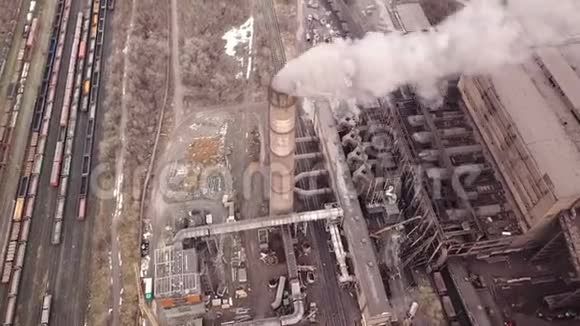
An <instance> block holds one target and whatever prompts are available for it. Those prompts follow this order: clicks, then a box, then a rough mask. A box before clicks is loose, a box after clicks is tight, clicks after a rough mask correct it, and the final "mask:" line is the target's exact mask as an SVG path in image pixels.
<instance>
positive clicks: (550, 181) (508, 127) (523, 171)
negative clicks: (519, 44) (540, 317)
mask: <svg viewBox="0 0 580 326" xmlns="http://www.w3.org/2000/svg"><path fill="white" fill-rule="evenodd" d="M459 88H460V90H461V93H462V95H463V98H464V101H465V105H466V107H467V109H468V111H469V112H470V114H471V116H472V118H473V121H474V122H475V125H476V126H477V129H478V130H479V132H480V133H481V136H482V138H483V140H484V142H485V143H486V145H487V147H488V149H489V152H490V153H491V154H492V156H493V159H494V161H495V163H496V164H497V166H498V168H499V171H500V172H501V175H502V177H503V179H504V180H505V185H506V186H507V188H508V189H509V191H510V192H511V194H512V196H513V198H514V202H515V204H516V206H517V208H518V209H519V210H520V212H521V213H522V216H523V217H524V221H525V225H524V229H525V230H524V231H528V230H540V229H542V226H545V225H547V224H548V222H550V221H551V220H552V219H553V218H554V217H556V216H557V215H558V213H559V212H560V211H562V210H564V209H568V208H570V207H572V206H574V205H575V204H576V203H577V201H578V199H580V188H579V187H578V184H579V183H580V111H579V108H580V78H579V76H578V72H577V71H575V70H574V68H573V67H572V64H571V63H570V62H569V61H568V60H567V59H566V58H565V57H564V56H563V55H562V53H561V51H560V49H557V48H547V49H541V50H539V51H538V52H537V54H536V56H535V57H534V58H533V59H531V60H529V61H528V62H526V63H525V64H523V65H518V66H509V67H503V68H502V69H500V70H498V71H496V72H493V73H491V74H489V75H487V76H477V77H466V76H464V77H462V78H461V80H460V82H459Z"/></svg>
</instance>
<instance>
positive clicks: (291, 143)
mask: <svg viewBox="0 0 580 326" xmlns="http://www.w3.org/2000/svg"><path fill="white" fill-rule="evenodd" d="M268 94H269V101H270V214H272V215H276V214H282V213H289V212H291V211H292V208H293V205H294V152H295V148H296V142H295V126H296V98H294V97H292V96H290V95H286V94H283V93H279V92H277V91H275V90H273V89H272V88H270V89H269V93H268Z"/></svg>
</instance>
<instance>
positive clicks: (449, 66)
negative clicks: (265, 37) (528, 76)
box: [272, 0, 580, 100]
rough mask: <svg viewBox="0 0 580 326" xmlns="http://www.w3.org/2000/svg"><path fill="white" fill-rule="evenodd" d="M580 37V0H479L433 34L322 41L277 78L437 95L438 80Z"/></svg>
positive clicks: (334, 93)
mask: <svg viewBox="0 0 580 326" xmlns="http://www.w3.org/2000/svg"><path fill="white" fill-rule="evenodd" d="M575 34H580V0H557V1H554V0H509V1H505V0H503V1H502V0H472V1H470V3H469V4H468V5H467V6H466V7H465V8H463V9H462V10H460V11H459V12H457V13H456V14H455V15H453V16H450V17H449V18H448V19H447V20H445V21H444V22H442V23H441V24H440V25H438V26H437V27H436V28H435V29H433V30H430V31H427V32H415V33H410V34H406V35H403V34H401V33H389V34H381V33H368V34H367V35H366V36H365V37H364V38H363V39H360V40H355V41H350V40H338V41H336V42H335V43H333V44H322V45H319V46H316V47H314V48H312V49H310V50H309V51H307V52H305V53H304V54H302V55H301V56H299V57H298V58H296V59H293V60H291V61H289V62H288V63H287V64H286V66H285V67H284V68H283V69H282V70H281V71H280V72H279V73H278V74H277V75H276V76H275V77H274V79H273V82H272V87H273V88H275V89H276V90H278V91H280V92H284V93H287V94H291V95H295V96H306V97H335V98H340V99H349V98H356V99H359V100H368V99H371V98H376V97H382V96H385V95H387V94H389V93H390V92H392V91H394V90H396V89H397V88H399V87H401V86H403V85H408V84H410V85H414V86H415V87H416V88H417V91H418V93H419V95H422V96H424V97H427V98H428V97H431V96H434V95H436V94H437V92H436V87H435V86H436V85H437V82H438V81H440V80H441V79H442V78H444V77H447V76H453V75H457V74H476V73H485V72H488V71H491V70H493V69H497V68H499V67H501V66H503V65H507V64H514V63H519V62H521V61H522V60H525V59H526V58H528V57H529V56H530V55H531V54H532V51H533V49H534V48H535V47H539V46H548V45H554V44H559V43H561V42H563V41H564V40H566V39H568V38H569V37H570V36H572V35H575Z"/></svg>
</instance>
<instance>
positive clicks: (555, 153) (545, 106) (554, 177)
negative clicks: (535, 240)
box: [491, 66, 580, 198]
mask: <svg viewBox="0 0 580 326" xmlns="http://www.w3.org/2000/svg"><path fill="white" fill-rule="evenodd" d="M491 77H492V81H493V84H494V88H495V91H496V93H497V95H498V97H499V99H500V101H501V102H502V104H503V106H504V108H505V110H506V112H507V113H508V114H509V116H510V117H511V119H512V121H513V122H514V124H515V126H516V127H517V129H518V131H519V133H520V135H521V136H522V140H523V142H524V144H525V145H526V147H527V148H528V150H529V151H530V153H531V155H532V156H533V158H534V160H535V161H536V163H537V164H538V167H539V169H540V170H541V171H542V172H543V173H547V174H548V175H549V177H550V180H551V181H552V183H553V184H554V192H555V195H556V196H557V197H559V198H563V197H567V196H576V195H578V194H579V193H580V189H579V188H578V184H580V153H579V152H578V149H577V147H576V145H575V144H574V142H573V141H572V140H571V139H570V137H569V136H568V135H567V133H566V131H565V129H564V126H563V125H562V124H561V123H560V120H559V119H558V116H557V114H556V112H554V109H553V108H552V107H551V106H550V104H549V103H548V102H547V100H546V99H545V98H544V97H543V96H542V94H540V92H539V91H538V89H537V88H536V86H535V85H534V83H533V82H532V80H531V78H530V76H529V75H528V74H527V72H526V71H525V70H524V69H523V68H522V67H521V66H507V67H503V68H502V69H501V70H500V71H496V72H494V73H492V74H491Z"/></svg>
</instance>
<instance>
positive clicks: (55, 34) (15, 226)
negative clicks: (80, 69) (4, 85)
mask: <svg viewBox="0 0 580 326" xmlns="http://www.w3.org/2000/svg"><path fill="white" fill-rule="evenodd" d="M70 2H71V0H59V2H58V5H57V11H56V17H55V21H54V25H53V31H52V38H51V43H50V47H49V51H48V58H47V63H46V68H45V71H44V78H43V81H42V86H41V88H40V92H39V96H38V98H37V100H36V104H35V108H34V115H33V119H32V125H31V131H30V138H29V143H28V151H27V154H26V158H25V161H24V162H23V165H24V170H23V173H22V174H21V177H20V183H19V185H18V190H17V194H16V199H15V204H14V209H13V214H12V225H11V232H10V238H9V240H10V242H9V245H8V252H7V255H6V257H5V264H4V267H3V273H2V280H1V281H2V283H8V282H10V286H9V292H8V303H7V307H6V313H5V314H4V324H3V325H13V323H14V315H15V312H16V301H17V297H18V288H19V285H20V278H21V276H22V275H21V273H22V268H23V265H24V257H25V255H26V245H27V242H28V236H29V232H30V221H31V219H32V215H33V211H34V203H35V198H36V192H37V190H38V180H39V176H40V171H41V169H42V163H43V156H44V150H45V147H46V138H47V135H48V126H49V123H50V119H51V116H52V106H53V101H54V94H55V91H56V84H57V79H58V72H59V70H60V60H61V57H62V51H63V44H64V37H65V34H66V26H67V23H68V18H69V13H70ZM27 71H28V68H26V74H27ZM12 253H16V259H15V260H14V257H13V256H12V255H13V254H12ZM11 270H12V273H11Z"/></svg>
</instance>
